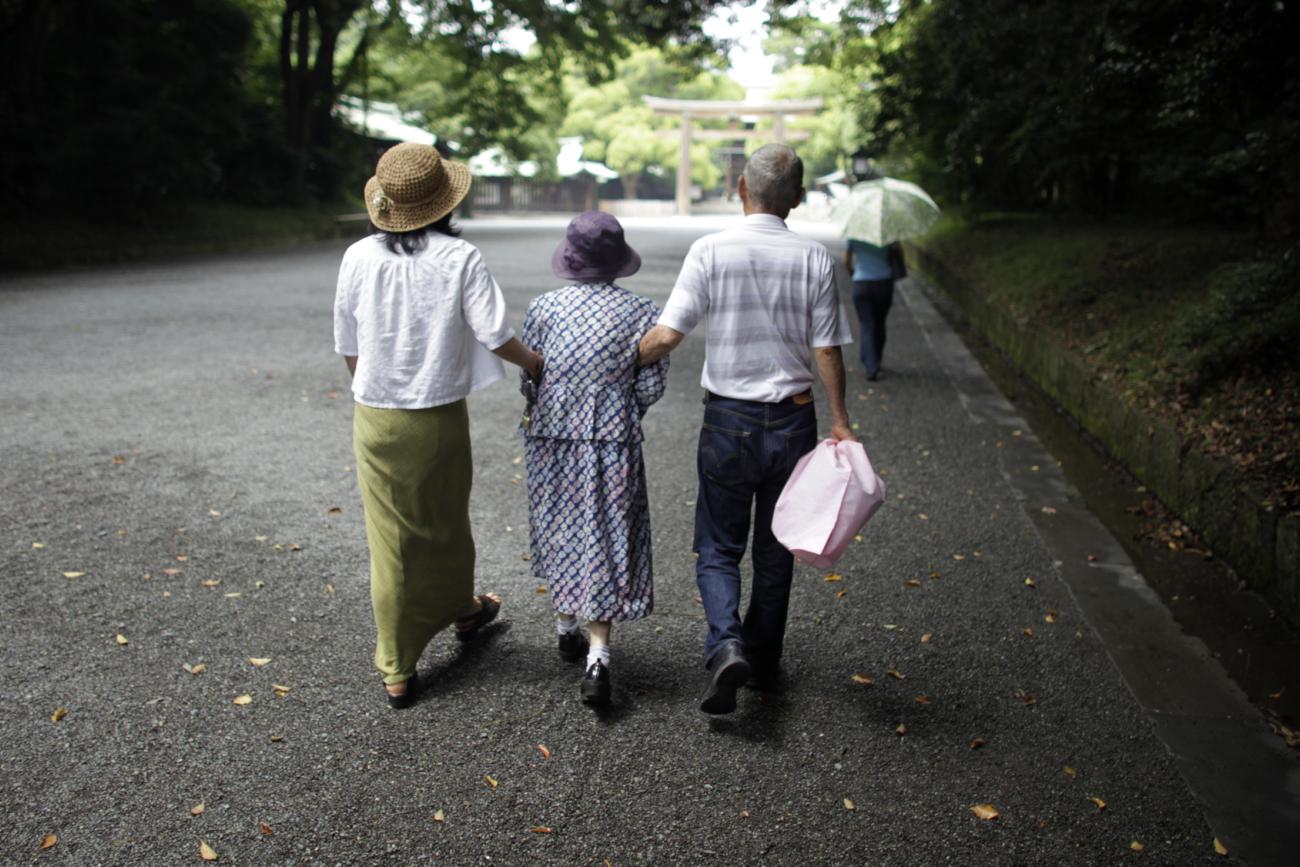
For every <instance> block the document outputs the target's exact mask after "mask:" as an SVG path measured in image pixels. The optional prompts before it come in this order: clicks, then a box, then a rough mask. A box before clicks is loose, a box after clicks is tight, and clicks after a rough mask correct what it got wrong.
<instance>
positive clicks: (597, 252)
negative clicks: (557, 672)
mask: <svg viewBox="0 0 1300 867" xmlns="http://www.w3.org/2000/svg"><path fill="white" fill-rule="evenodd" d="M640 267H641V257H640V256H639V255H637V252H636V251H635V250H633V249H632V248H631V247H630V246H628V244H627V241H626V240H624V237H623V227H622V226H621V225H620V224H619V222H618V220H617V219H615V218H614V217H613V216H612V215H610V214H605V213H601V212H599V211H587V212H586V213H583V214H579V215H578V216H576V217H574V218H573V221H572V222H571V223H569V228H568V230H567V231H566V233H565V238H564V241H563V242H562V243H561V244H560V246H559V247H557V248H556V250H555V254H554V255H553V256H552V257H551V270H552V271H554V272H555V276H557V277H559V278H561V279H562V280H567V281H570V285H568V286H565V287H564V288H561V289H556V290H555V291H553V292H548V293H546V294H545V295H541V296H539V297H537V298H534V299H533V301H532V303H531V304H529V305H528V313H527V315H526V316H525V317H524V340H525V342H527V343H528V345H529V346H535V347H537V348H538V349H540V350H541V351H542V354H543V355H545V356H546V370H545V371H544V372H543V374H542V378H541V381H540V382H538V381H536V378H533V379H530V380H528V381H526V382H525V388H524V393H525V394H526V395H529V396H530V397H531V398H532V399H531V401H530V405H529V409H528V412H527V415H526V416H525V421H524V423H523V424H522V425H521V428H522V430H523V433H524V436H525V441H524V442H525V445H524V455H525V457H526V459H527V463H528V505H529V510H528V514H529V530H530V535H531V541H532V563H533V574H534V575H536V576H537V577H539V578H542V579H544V580H545V581H546V584H547V587H548V589H549V590H550V595H551V603H552V604H553V605H554V607H555V612H556V629H557V631H558V633H559V639H558V647H559V651H560V656H561V657H563V658H564V659H566V660H569V661H572V662H577V661H579V660H580V659H582V657H583V655H584V653H585V655H586V663H585V665H584V671H585V674H584V676H583V679H582V683H581V684H580V686H579V695H580V696H581V697H582V700H583V701H584V702H586V703H587V704H589V705H594V706H597V707H599V706H602V705H605V704H608V703H609V698H610V676H609V660H610V656H609V636H610V625H611V623H613V622H614V621H616V620H636V619H638V618H641V617H645V616H646V615H648V614H649V613H650V611H651V609H652V608H653V607H654V586H653V575H652V569H651V551H650V503H649V500H648V498H647V495H646V480H645V465H644V463H643V462H642V459H641V441H642V433H641V417H642V416H643V415H644V414H645V412H646V410H647V409H648V408H649V407H650V405H651V404H653V403H654V402H655V401H657V400H658V399H659V398H660V396H662V395H663V393H664V387H665V386H666V385H667V381H668V359H667V358H665V359H662V360H661V361H658V362H656V363H654V364H651V365H649V366H648V367H637V363H636V361H637V359H636V356H637V345H638V343H639V342H640V340H641V337H642V335H644V334H645V333H646V332H647V331H649V330H650V328H651V327H652V326H653V325H654V323H655V320H656V319H658V318H659V308H658V307H657V306H656V305H655V303H654V302H653V301H651V300H650V299H649V298H643V297H641V296H640V295H633V294H632V293H631V292H628V291H627V290H626V289H623V288H622V287H620V286H618V285H617V284H615V282H614V281H615V280H617V279H618V278H620V277H628V276H630V275H632V274H635V273H636V271H637V270H638V269H639V268H640ZM579 617H581V618H582V619H584V620H586V621H587V630H588V634H589V635H590V640H588V639H586V638H583V636H582V633H581V631H580V629H579V624H578V618H579Z"/></svg>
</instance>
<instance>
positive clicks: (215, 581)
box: [199, 578, 221, 587]
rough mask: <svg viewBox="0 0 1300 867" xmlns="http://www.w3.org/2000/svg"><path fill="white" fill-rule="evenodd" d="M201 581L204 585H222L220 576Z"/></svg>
mask: <svg viewBox="0 0 1300 867" xmlns="http://www.w3.org/2000/svg"><path fill="white" fill-rule="evenodd" d="M199 583H200V584H202V585H203V586H204V587H220V586H221V579H220V578H209V579H208V580H206V581H200V582H199Z"/></svg>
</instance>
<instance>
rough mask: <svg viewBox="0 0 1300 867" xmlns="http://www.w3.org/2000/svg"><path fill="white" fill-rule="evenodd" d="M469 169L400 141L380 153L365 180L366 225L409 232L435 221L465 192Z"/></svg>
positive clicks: (458, 202) (422, 146)
mask: <svg viewBox="0 0 1300 867" xmlns="http://www.w3.org/2000/svg"><path fill="white" fill-rule="evenodd" d="M470 179H471V176H470V173H469V167H468V166H465V165H462V164H461V163H453V162H451V161H450V160H444V159H443V158H442V157H441V156H439V155H438V152H437V151H436V150H434V149H433V148H431V147H429V146H428V145H422V144H416V143H415V142H402V143H401V144H399V145H394V146H393V147H391V148H389V149H388V150H387V151H385V152H384V155H383V156H381V157H380V158H379V164H378V165H376V166H375V176H374V177H373V178H371V179H370V180H368V181H366V210H367V211H369V212H370V222H372V223H374V224H375V225H376V226H378V227H379V228H380V229H383V230H384V231H385V232H409V231H411V230H412V229H419V228H421V227H423V226H427V225H429V224H430V223H433V222H436V221H437V220H439V219H441V218H442V217H444V216H446V215H447V214H449V213H451V210H452V208H454V207H456V206H457V205H459V204H460V202H461V200H462V199H464V198H465V194H466V193H468V192H469V184H470Z"/></svg>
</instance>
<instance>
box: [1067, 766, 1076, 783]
mask: <svg viewBox="0 0 1300 867" xmlns="http://www.w3.org/2000/svg"><path fill="white" fill-rule="evenodd" d="M1065 775H1066V776H1067V777H1069V778H1070V779H1072V780H1073V779H1075V778H1077V777H1078V776H1079V772H1078V771H1076V770H1075V769H1074V768H1072V767H1070V766H1069V765H1066V766H1065Z"/></svg>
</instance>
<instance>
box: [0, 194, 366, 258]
mask: <svg viewBox="0 0 1300 867" xmlns="http://www.w3.org/2000/svg"><path fill="white" fill-rule="evenodd" d="M355 210H357V206H355V205H347V204H338V205H320V206H317V207H314V208H254V207H248V206H242V205H231V204H212V205H204V206H202V207H195V208H192V209H188V210H185V211H178V212H174V213H167V214H159V215H158V216H157V217H155V218H153V219H148V218H138V217H137V218H132V219H129V220H122V221H118V222H111V221H107V220H103V221H93V222H92V221H89V220H83V219H68V220H60V221H58V222H54V221H25V222H19V221H16V220H4V221H3V222H0V270H32V269H42V270H43V269H48V268H59V267H63V266H67V265H103V264H111V263H115V262H130V261H136V260H140V259H153V258H163V257H169V256H184V255H192V254H196V253H217V252H222V251H228V250H246V249H253V248H256V247H269V246H275V245H277V244H293V243H301V242H305V241H314V240H321V239H324V238H332V237H335V236H336V235H340V234H355V233H358V232H360V230H361V227H360V226H359V225H356V224H351V223H346V224H343V225H342V226H340V224H339V222H338V220H337V216H338V215H339V214H343V213H347V212H351V211H355Z"/></svg>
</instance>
